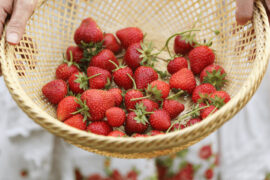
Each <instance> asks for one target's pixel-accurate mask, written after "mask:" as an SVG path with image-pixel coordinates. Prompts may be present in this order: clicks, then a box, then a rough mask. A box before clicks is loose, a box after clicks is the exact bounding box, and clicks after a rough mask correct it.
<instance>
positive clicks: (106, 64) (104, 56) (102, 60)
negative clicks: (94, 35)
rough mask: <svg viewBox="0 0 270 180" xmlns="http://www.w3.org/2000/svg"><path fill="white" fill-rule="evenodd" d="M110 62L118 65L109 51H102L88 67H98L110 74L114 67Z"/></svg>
mask: <svg viewBox="0 0 270 180" xmlns="http://www.w3.org/2000/svg"><path fill="white" fill-rule="evenodd" d="M110 61H112V62H114V63H115V64H117V65H118V64H119V63H118V61H117V59H116V57H115V56H114V54H113V52H112V51H111V50H109V49H103V50H102V51H100V52H99V53H98V54H97V55H96V56H94V57H93V58H92V59H91V62H90V66H95V67H99V68H102V69H106V70H108V71H110V72H111V71H112V70H113V69H115V66H114V65H113V64H112V63H111V62H110Z"/></svg>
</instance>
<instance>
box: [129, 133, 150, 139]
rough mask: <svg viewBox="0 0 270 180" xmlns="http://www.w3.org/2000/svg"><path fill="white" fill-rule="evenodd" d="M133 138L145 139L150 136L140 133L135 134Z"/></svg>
mask: <svg viewBox="0 0 270 180" xmlns="http://www.w3.org/2000/svg"><path fill="white" fill-rule="evenodd" d="M132 137H134V138H138V137H142V138H144V137H148V135H147V134H139V133H135V134H133V135H132Z"/></svg>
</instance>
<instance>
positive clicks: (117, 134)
mask: <svg viewBox="0 0 270 180" xmlns="http://www.w3.org/2000/svg"><path fill="white" fill-rule="evenodd" d="M125 135H126V134H125V133H123V132H121V131H117V130H115V131H111V132H110V133H109V134H108V136H113V137H123V136H125Z"/></svg>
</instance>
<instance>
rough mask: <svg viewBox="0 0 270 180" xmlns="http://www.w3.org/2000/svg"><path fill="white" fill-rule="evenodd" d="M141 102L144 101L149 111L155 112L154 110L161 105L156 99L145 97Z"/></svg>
mask: <svg viewBox="0 0 270 180" xmlns="http://www.w3.org/2000/svg"><path fill="white" fill-rule="evenodd" d="M139 103H142V104H143V105H144V106H145V108H146V109H145V110H146V111H147V112H153V111H154V110H156V109H158V107H159V105H158V103H156V102H155V101H152V100H150V99H143V100H141V101H140V102H139Z"/></svg>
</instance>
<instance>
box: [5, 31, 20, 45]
mask: <svg viewBox="0 0 270 180" xmlns="http://www.w3.org/2000/svg"><path fill="white" fill-rule="evenodd" d="M7 41H8V42H9V43H11V44H17V43H18V41H19V36H18V34H17V33H10V34H8V35H7Z"/></svg>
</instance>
